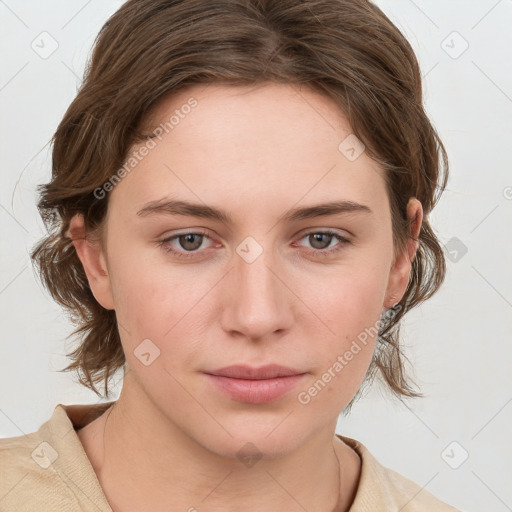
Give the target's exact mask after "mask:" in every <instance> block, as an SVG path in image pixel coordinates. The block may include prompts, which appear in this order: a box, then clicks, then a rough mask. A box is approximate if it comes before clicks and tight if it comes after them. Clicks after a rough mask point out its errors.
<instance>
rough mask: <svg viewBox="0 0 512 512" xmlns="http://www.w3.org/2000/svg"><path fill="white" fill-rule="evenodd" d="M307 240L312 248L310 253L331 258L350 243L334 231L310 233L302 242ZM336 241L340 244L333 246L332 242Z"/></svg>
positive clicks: (303, 237) (304, 236)
mask: <svg viewBox="0 0 512 512" xmlns="http://www.w3.org/2000/svg"><path fill="white" fill-rule="evenodd" d="M305 238H306V239H307V241H308V242H309V243H310V244H311V246H312V248H311V250H310V252H311V253H312V254H313V255H315V256H316V255H318V256H330V255H332V254H333V253H335V252H338V251H340V250H342V249H343V248H344V246H345V245H347V244H349V243H350V241H349V240H348V239H347V238H345V237H344V236H342V235H340V234H339V233H338V232H336V231H332V230H325V231H309V232H308V233H306V234H305V235H303V236H302V238H301V239H300V240H304V239H305ZM336 241H337V242H338V243H334V245H332V242H336Z"/></svg>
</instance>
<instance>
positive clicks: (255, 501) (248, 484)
mask: <svg viewBox="0 0 512 512" xmlns="http://www.w3.org/2000/svg"><path fill="white" fill-rule="evenodd" d="M191 96H193V97H194V98H195V99H196V100H197V101H198V105H197V106H196V107H195V108H194V109H193V110H192V111H191V112H190V113H189V114H188V115H186V116H184V118H183V119H180V122H179V124H178V125H177V126H175V127H174V129H173V130H172V131H171V132H170V133H169V134H168V135H165V136H164V137H162V139H161V140H157V141H156V142H157V145H156V147H155V148H154V149H152V150H151V151H149V154H148V155H147V156H145V157H144V159H143V160H142V161H141V162H140V163H139V164H138V165H137V166H136V167H135V168H134V169H133V170H132V171H131V172H130V173H129V174H128V175H127V176H126V177H124V178H123V179H122V180H121V182H120V183H119V184H118V185H117V186H116V187H115V188H114V189H113V190H112V191H111V192H110V196H109V198H108V201H109V207H108V214H107V218H106V231H105V233H104V246H103V247H101V245H100V244H98V243H95V242H92V241H85V240H84V239H83V237H84V234H85V231H84V226H83V219H82V217H81V216H80V215H77V216H75V217H74V218H73V220H72V223H71V226H70V230H69V234H70V235H71V236H72V237H73V239H74V245H75V247H76V250H77V253H78V255H79V258H80V260H81V261H82V263H83V265H84V269H85V271H86V273H87V277H88V280H89V284H90V287H91V290H92V292H93V294H94V296H95V297H96V299H97V300H98V302H99V303H100V304H101V305H102V306H103V307H105V308H107V309H115V311H116V316H117V318H118V322H119V325H120V334H121V339H122V344H123V349H124V352H125V354H126V361H127V362H126V374H125V378H124V382H123V388H122V391H121V395H120V397H119V399H118V401H117V403H116V404H115V406H114V407H113V408H111V409H109V410H108V411H107V412H106V413H104V414H103V415H102V416H100V417H99V418H97V419H96V420H95V421H93V422H92V423H90V424H88V425H87V426H85V427H84V428H82V429H81V430H79V431H78V435H79V438H80V440H81V442H82V444H83V445H84V449H85V451H86V453H87V455H88V456H89V459H90V460H91V463H92V465H93V468H94V470H95V471H96V474H97V475H98V479H99V481H100V484H101V486H102V487H103V489H104V492H105V495H106V497H107V499H108V500H109V502H110V503H111V505H112V508H113V509H114V510H115V511H117V512H119V511H124V512H126V511H130V510H143V509H144V510H155V511H160V510H184V511H185V510H190V511H192V510H194V508H192V507H195V509H197V510H198V511H203V510H208V511H220V510H222V511H235V510H247V507H248V506H249V505H250V508H251V510H254V511H262V512H263V511H265V512H269V511H270V512H272V511H281V510H288V511H295V510H297V511H299V510H304V509H306V510H308V511H311V512H313V511H330V510H333V508H334V507H335V505H336V502H337V498H338V490H339V489H340V482H339V480H338V471H337V470H338V467H339V468H340V470H341V501H340V502H339V507H338V508H337V510H339V511H346V510H348V509H349V507H350V504H351V503H352V501H353V499H354V496H355V492H356V490H357V485H358V479H359V475H360V469H361V466H360V459H359V456H358V455H357V454H356V453H355V452H354V451H353V450H352V449H351V448H350V447H348V445H346V444H345V443H343V442H342V441H341V440H340V439H339V438H336V437H335V436H334V433H335V428H336V423H337V419H338V416H339V414H340V413H341V411H342V410H343V408H344V407H345V406H346V405H347V404H348V403H349V401H350V400H351V398H352V397H353V396H354V394H355V393H356V391H357V390H358V388H359V386H360V384H361V382H362V380H363V378H364V376H365V373H366V371H367V369H368V366H369V364H370V362H371V358H372V355H373V351H374V349H375V343H376V339H375V338H372V337H369V338H368V342H367V344H366V345H364V346H363V345H361V347H362V350H361V351H360V352H358V353H357V355H355V356H354V357H353V359H352V360H351V361H350V362H348V364H347V365H346V366H345V367H344V368H343V371H341V372H339V373H338V374H336V377H335V378H332V379H331V381H330V382H328V383H327V384H326V386H325V388H323V389H322V390H321V391H320V392H319V393H318V394H317V395H316V396H315V397H314V398H312V399H311V401H310V402H309V403H308V404H302V403H300V402H299V400H298V399H297V395H298V393H299V392H300V391H303V390H307V389H308V387H309V386H310V385H311V384H312V383H314V382H315V381H317V380H318V379H319V378H320V377H321V376H322V374H323V373H324V372H325V371H326V370H327V369H328V368H329V367H332V365H333V363H334V362H335V361H336V360H337V357H338V356H339V355H340V354H343V353H344V352H345V351H346V350H347V349H349V347H350V346H351V343H352V342H353V340H355V339H356V338H357V336H358V334H359V333H361V332H363V331H364V330H365V328H369V327H370V326H374V325H376V322H378V320H379V318H380V316H381V313H382V311H383V310H384V309H385V308H389V307H391V306H392V305H394V304H396V303H397V302H399V301H400V299H401V297H402V296H403V294H404V293H405V291H406V289H407V285H408V281H409V275H410V271H411V261H412V260H413V258H414V255H415V253H416V250H417V242H416V241H414V240H412V239H410V240H409V241H408V243H407V246H406V248H405V249H404V251H403V252H401V253H397V254H395V253H394V250H393V244H392V229H391V214H390V209H389V201H388V197H387V193H386V188H385V182H384V174H383V170H382V169H380V168H379V167H378V166H377V165H376V163H375V162H374V161H373V160H371V159H370V158H369V157H368V155H367V154H366V153H365V152H363V153H362V154H361V155H360V156H359V157H358V158H357V159H356V160H354V161H350V160H349V159H347V158H346V156H345V155H344V154H343V153H342V152H341V151H339V150H338V145H339V144H340V142H341V141H343V140H344V139H345V138H346V137H347V136H348V135H349V134H351V133H352V129H351V127H350V125H349V124H348V121H347V120H346V118H345V117H344V116H343V115H342V113H341V112H340V110H339V109H338V108H337V107H336V105H335V104H334V103H333V102H332V100H330V99H329V98H327V97H324V96H322V95H319V94H317V93H315V92H312V91H310V90H308V89H305V88H302V89H298V88H297V87H295V86H291V85H282V84H280V85H278V84H265V85H264V86H258V87H238V86H237V87H233V86H223V85H210V86H208V87H204V86H194V87H192V88H190V89H188V90H183V91H180V92H179V93H177V94H175V95H172V96H170V97H167V98H166V99H165V100H164V101H162V102H161V103H160V104H159V105H158V106H157V108H156V110H155V111H154V112H153V113H152V115H151V118H150V119H149V121H148V122H149V123H150V124H148V126H151V123H154V125H155V126H156V125H157V124H158V123H159V122H163V121H165V120H167V119H169V117H170V116H171V115H172V113H173V112H174V110H175V109H177V108H178V109H179V108H180V107H181V106H182V105H183V104H184V103H186V101H187V99H188V98H190V97H191ZM139 147H140V146H139ZM135 149H136V148H135ZM171 196H172V198H173V199H181V200H189V201H194V202H199V203H202V204H206V205H210V206H214V207H217V208H222V209H224V210H225V211H227V212H228V213H229V214H230V215H231V217H232V219H233V224H232V225H227V224H225V223H222V222H219V221H217V220H212V219H204V218H197V217H190V216H179V215H174V216H170V215H155V216H147V217H141V216H138V215H137V211H138V210H140V209H141V208H142V207H143V206H144V205H145V204H146V203H147V202H149V201H154V200H160V199H162V198H170V197H171ZM104 200H107V199H104ZM334 200H351V201H354V202H357V203H361V204H364V205H367V206H368V207H369V208H370V209H371V210H372V213H364V212H356V213H344V214H336V215H328V216H322V217H317V218H313V219H305V220H300V221H294V222H289V221H281V220H280V217H281V216H282V215H283V214H284V212H285V211H287V210H288V209H291V208H294V207H300V206H309V205H314V204H317V203H322V202H328V201H334ZM407 213H408V216H409V218H411V219H412V220H413V221H414V222H413V233H412V234H413V236H414V238H417V236H418V233H419V230H420V226H421V222H422V215H423V214H422V208H421V203H420V202H419V201H418V200H417V199H415V198H411V199H410V200H409V204H408V209H407ZM328 228H330V229H333V230H335V231H336V232H337V233H339V235H340V236H345V237H346V238H347V239H348V240H349V241H350V243H348V244H345V245H343V246H341V245H340V242H339V240H338V239H336V238H335V237H330V238H329V237H326V238H325V239H324V240H319V241H317V242H316V243H315V239H314V237H311V236H308V235H310V234H311V233H318V232H319V231H320V232H322V231H325V230H326V229H328ZM197 229H202V230H204V231H206V232H207V233H208V236H207V237H203V238H201V237H199V239H197V238H196V240H192V241H190V240H189V245H187V240H183V239H182V240H181V245H180V239H174V241H173V242H172V243H168V244H167V246H169V245H170V246H171V247H173V248H174V249H175V250H177V251H181V253H185V254H186V253H187V248H190V247H191V246H192V245H193V244H192V242H194V243H196V246H198V245H199V244H200V243H201V240H202V244H201V245H200V247H199V249H195V253H193V251H194V249H192V251H191V250H190V249H188V250H189V254H190V253H191V252H192V253H193V257H191V258H188V259H186V258H179V257H177V256H175V255H173V254H172V253H168V252H166V251H165V248H164V247H163V246H159V245H158V241H160V240H163V239H164V238H168V237H170V236H171V235H174V234H176V233H177V232H179V233H182V232H184V231H191V232H193V231H196V230H197ZM248 236H251V237H253V238H254V239H255V240H256V241H257V243H258V244H259V246H260V247H261V248H262V249H263V252H262V254H261V255H260V256H259V257H257V258H256V259H255V260H254V261H252V262H251V263H247V262H246V261H245V260H244V259H243V258H242V257H240V256H239V254H238V253H237V252H236V249H237V247H238V246H239V245H240V244H241V242H243V241H244V240H245V238H246V237H248ZM322 244H323V245H322ZM333 248H340V250H339V251H337V252H332V251H331V253H330V254H329V255H327V256H321V255H315V254H313V253H312V250H313V249H317V250H320V251H324V252H326V251H327V252H328V251H329V250H332V249H333ZM144 339H150V340H151V341H152V343H154V345H156V346H157V347H158V348H159V350H160V356H159V357H157V358H156V359H155V360H154V361H153V362H152V363H151V364H150V365H148V366H146V365H144V364H142V363H141V361H140V360H139V359H138V358H137V357H136V355H135V354H134V351H135V350H136V349H137V347H138V346H139V344H140V343H141V342H142V340H144ZM268 363H278V364H282V365H285V366H290V367H293V368H297V369H300V370H302V371H303V372H307V375H306V376H305V377H304V380H303V382H301V383H300V386H299V387H298V388H297V389H294V390H293V391H292V392H290V393H287V394H286V395H284V396H283V397H281V398H279V399H278V400H275V401H273V402H270V403H265V404H249V403H244V402H239V401H234V400H232V399H230V398H229V397H227V396H226V395H224V394H223V393H221V392H219V390H218V389H216V388H215V387H213V386H212V385H211V382H210V381H209V379H208V378H207V377H206V376H205V375H204V374H203V373H201V371H204V370H212V369H215V368H220V367H223V366H227V365H231V364H249V365H251V366H257V367H258V366H262V365H264V364H268ZM247 442H251V443H253V445H255V446H256V447H257V450H258V451H259V453H260V454H261V457H262V458H261V459H260V460H259V461H258V462H257V463H256V464H254V465H253V466H252V467H248V466H246V465H245V464H243V463H242V462H241V461H240V459H239V458H238V457H237V452H238V451H239V450H240V449H241V447H243V446H244V445H245V444H246V443H247ZM335 454H336V455H337V456H338V459H337V458H336V457H335ZM338 460H339V463H338Z"/></svg>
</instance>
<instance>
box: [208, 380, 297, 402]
mask: <svg viewBox="0 0 512 512" xmlns="http://www.w3.org/2000/svg"><path fill="white" fill-rule="evenodd" d="M206 375H207V376H208V377H209V378H210V380H211V381H212V382H213V384H214V385H215V386H217V388H218V389H220V390H221V391H222V392H223V393H225V394H226V395H228V396H229V397H230V398H232V399H233V400H236V401H238V402H246V403H250V404H264V403H267V402H272V401H273V400H277V399H278V398H280V397H282V396H283V395H285V394H286V393H288V392H289V391H291V390H292V389H293V388H295V387H296V386H297V384H298V383H299V382H300V381H301V380H302V379H303V378H304V377H305V375H306V374H305V373H302V374H300V375H290V376H288V377H276V378H274V379H262V380H248V379H232V378H231V377H222V376H220V375H211V374H209V373H207V374H206Z"/></svg>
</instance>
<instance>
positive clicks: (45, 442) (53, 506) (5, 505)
mask: <svg viewBox="0 0 512 512" xmlns="http://www.w3.org/2000/svg"><path fill="white" fill-rule="evenodd" d="M112 403H113V402H106V403H103V404H94V405H63V404H58V405H57V406H56V407H55V409H54V411H53V414H52V416H51V418H50V419H49V420H48V421H46V422H45V423H43V424H42V425H41V427H40V428H39V430H38V431H37V432H32V433H30V434H26V435H23V436H16V437H9V438H5V439H0V510H1V511H2V512H25V511H26V512H28V511H31V512H32V511H37V512H112V509H111V508H110V506H109V504H108V502H107V499H106V498H105V495H104V494H103V490H102V488H101V486H100V484H99V482H98V479H97V477H96V473H95V472H94V469H93V467H92V465H91V463H90V461H89V459H88V458H87V455H86V453H85V451H84V449H83V446H82V443H81V442H80V439H79V437H78V435H77V433H76V429H79V428H81V427H83V426H85V425H87V424H88V423H89V422H91V421H93V420H94V419H95V418H96V417H98V416H99V415H101V414H102V413H103V412H104V411H105V410H106V409H107V408H108V407H109V406H110V405H111V404H112ZM337 435H338V437H339V438H340V439H342V440H343V441H344V442H345V443H346V444H348V445H349V446H351V447H352V448H353V449H354V450H355V451H356V452H357V453H358V454H359V456H360V457H361V461H362V464H361V476H360V479H359V485H358V488H357V493H356V496H355V499H354V503H353V504H352V506H351V507H350V512H385V511H390V512H391V511H392V512H397V511H398V510H400V512H420V511H421V512H460V511H458V510H457V509H455V508H453V507H451V506H449V505H447V504H446V503H443V502H442V501H439V500H438V499H436V498H435V497H434V496H433V495H432V494H431V493H429V492H428V491H427V490H425V489H422V488H421V487H420V486H419V485H418V484H416V483H414V482H413V481H411V480H409V479H407V478H405V477H403V476H402V475H400V474H399V473H397V472H395V471H393V470H392V469H389V468H387V467H385V466H382V465H381V464H380V463H379V462H378V461H377V460H376V459H375V457H374V456H373V455H372V454H371V453H370V452H369V451H368V449H367V448H366V447H365V446H364V445H363V444H361V443H360V442H358V441H356V440H355V439H350V438H348V437H344V436H341V435H339V434H337Z"/></svg>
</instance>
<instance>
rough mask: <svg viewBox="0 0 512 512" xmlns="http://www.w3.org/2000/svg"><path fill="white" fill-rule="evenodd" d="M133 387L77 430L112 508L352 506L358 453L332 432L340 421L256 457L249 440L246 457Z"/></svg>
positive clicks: (118, 510)
mask: <svg viewBox="0 0 512 512" xmlns="http://www.w3.org/2000/svg"><path fill="white" fill-rule="evenodd" d="M133 394H134V393H132V392H131V391H129V390H128V388H125V387H123V392H122V393H121V396H120V398H119V400H118V401H117V402H116V403H115V404H114V405H113V406H112V407H111V408H109V409H108V410H107V411H106V412H105V413H103V414H102V415H101V416H100V417H99V418H97V419H96V420H95V421H93V422H92V423H90V424H89V425H87V426H85V427H84V428H82V429H81V430H79V431H78V435H79V438H80V440H81V441H82V444H83V445H84V449H85V451H86V453H87V455H88V457H89V459H90V461H91V464H92V466H93V468H94V470H95V472H96V475H97V477H98V480H99V482H100V484H101V486H102V488H103V491H104V493H105V496H106V498H107V500H108V501H109V503H110V505H111V507H112V509H113V510H114V512H129V511H131V510H143V509H144V510H155V511H159V510H185V511H190V512H195V511H196V510H197V511H200V510H205V509H207V510H208V511H212V512H217V511H221V510H222V511H227V512H230V511H234V510H244V509H247V508H248V505H249V504H250V509H251V510H255V511H262V512H263V511H265V512H272V511H278V510H279V511H281V510H297V511H300V510H308V511H311V512H313V511H333V512H334V511H336V512H343V511H348V510H349V508H350V504H351V503H352V501H353V499H354V496H355V492H356V490H357V483H358V477H359V463H360V460H359V457H358V455H357V454H355V452H353V451H352V449H351V448H349V447H348V446H347V445H345V443H343V442H342V441H341V440H340V439H338V438H336V437H335V436H334V430H335V427H336V425H335V423H334V424H333V425H331V426H330V427H331V428H330V429H325V431H322V432H320V433H316V434H315V435H314V436H311V437H310V438H309V439H308V441H307V442H306V443H304V444H302V445H301V446H300V447H299V448H298V449H296V450H294V451H292V452H289V453H287V454H286V455H284V456H282V455H281V456H278V457H275V456H274V457H273V456H272V454H269V453H257V456H256V457H253V458H251V456H250V455H251V454H250V449H249V448H248V449H247V452H248V453H247V456H245V457H232V456H225V455H223V454H219V453H213V452H212V451H211V450H208V449H207V448H206V447H204V446H202V445H201V444H200V443H198V442H197V441H196V440H194V439H192V438H191V437H190V436H188V435H187V433H186V432H184V431H183V430H181V429H180V428H179V427H178V426H177V425H175V424H173V423H172V422H170V420H169V419H168V418H166V417H165V415H163V414H162V412H161V411H160V410H159V409H158V408H156V407H155V406H154V404H153V403H152V402H151V401H150V400H147V399H146V400H136V398H140V397H139V396H138V395H137V396H130V395H133ZM133 404H136V406H134V405H133ZM148 418H151V419H150V420H148ZM340 477H341V478H340ZM340 480H341V482H340Z"/></svg>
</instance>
